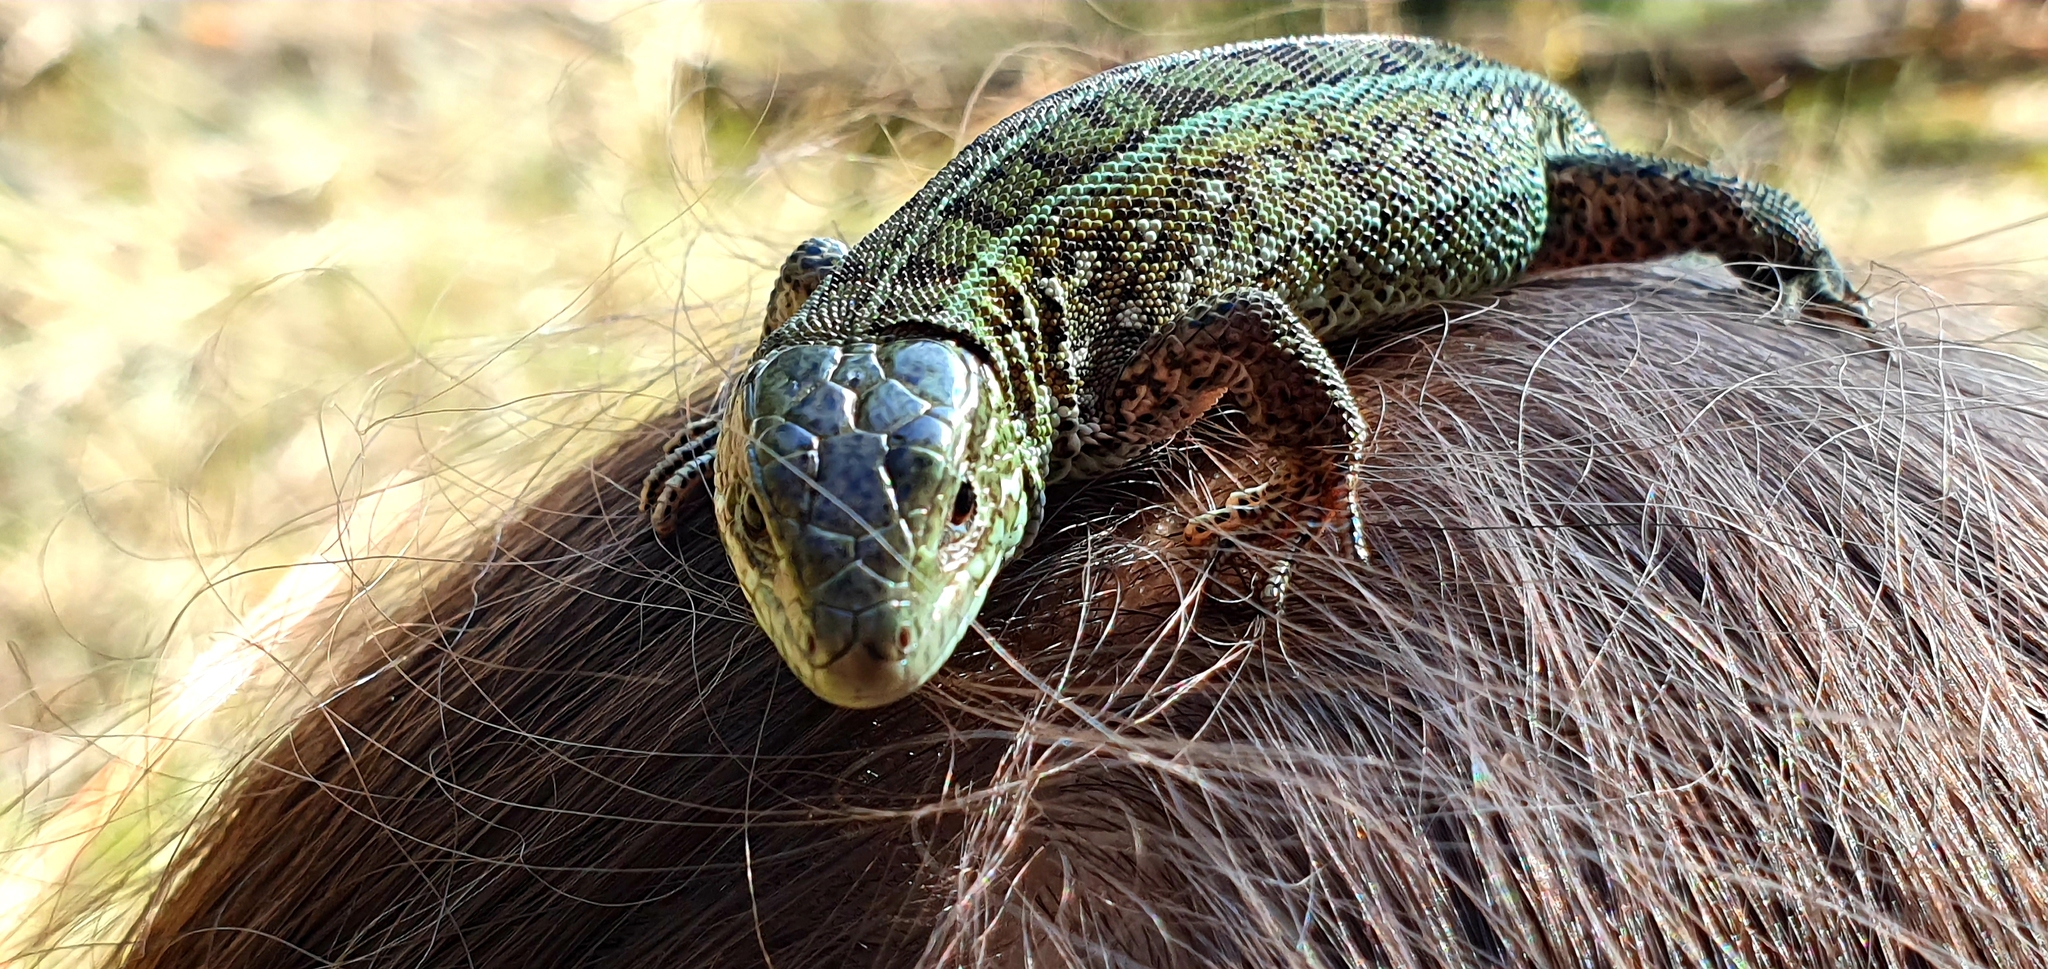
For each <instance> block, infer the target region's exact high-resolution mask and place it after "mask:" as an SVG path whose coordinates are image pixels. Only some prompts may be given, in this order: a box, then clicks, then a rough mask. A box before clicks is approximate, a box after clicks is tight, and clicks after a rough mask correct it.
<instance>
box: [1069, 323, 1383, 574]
mask: <svg viewBox="0 0 2048 969" xmlns="http://www.w3.org/2000/svg"><path fill="white" fill-rule="evenodd" d="M1099 399H1101V400H1102V405H1101V408H1100V409H1101V411H1102V420H1101V430H1100V432H1099V434H1098V435H1097V437H1096V440H1097V441H1098V442H1100V443H1103V444H1108V445H1110V446H1111V447H1114V448H1115V449H1117V450H1118V451H1121V452H1124V453H1135V452H1137V451H1139V450H1142V449H1144V448H1146V447H1149V446H1151V445H1154V444H1158V443H1160V442H1163V441H1166V440H1167V439H1169V438H1171V437H1173V436H1174V435H1176V434H1178V433H1180V432H1181V431H1182V430H1184V429H1186V428H1187V427H1188V426H1189V425H1191V424H1193V423H1194V422H1195V421H1196V420H1198V419H1199V418H1200V417H1201V416H1202V415H1203V414H1205V413H1207V412H1208V411H1209V410H1210V408H1212V407H1214V406H1215V405H1216V404H1218V403H1219V402H1227V403H1230V404H1232V405H1234V406H1236V407H1237V408H1239V409H1240V410H1242V411H1244V414H1245V417H1246V419H1247V424H1248V426H1249V429H1250V431H1251V434H1252V435H1253V436H1254V437H1255V438H1257V439H1258V440H1259V441H1260V442H1261V443H1263V444H1265V445H1267V446H1268V448H1269V449H1270V451H1271V453H1272V457H1273V460H1274V462H1275V463H1276V464H1277V465H1278V467H1277V469H1276V471H1275V473H1274V474H1273V475H1272V477H1270V478H1269V479H1268V480H1267V481H1266V482H1264V483H1263V484H1261V485H1259V486H1257V487H1254V488H1251V489H1247V490H1245V491H1242V492H1238V493H1237V494H1234V495H1232V496H1231V497H1230V499H1229V500H1228V501H1226V502H1225V504H1224V506H1223V507H1221V508H1218V509H1216V510H1214V511H1211V512H1209V513H1207V514H1204V515H1200V516H1197V517H1196V518H1195V519H1194V520H1192V521H1190V522H1188V525H1187V528H1186V536H1187V539H1188V541H1189V542H1191V543H1193V544H1196V545H1206V544H1211V543H1213V542H1215V541H1217V540H1218V539H1221V538H1230V539H1233V540H1244V539H1247V538H1249V537H1250V536H1251V534H1253V533H1255V532H1256V533H1258V534H1260V535H1261V536H1262V537H1263V538H1265V539H1266V541H1267V542H1269V543H1272V544H1275V545H1279V546H1281V547H1285V546H1286V545H1287V544H1288V543H1290V542H1291V541H1292V540H1293V539H1294V538H1296V537H1297V536H1299V535H1301V534H1302V533H1303V532H1305V531H1307V530H1309V529H1313V528H1317V527H1321V526H1334V527H1337V528H1341V529H1343V531H1344V534H1345V538H1346V539H1347V542H1348V544H1349V545H1350V546H1351V548H1352V550H1353V552H1355V553H1356V554H1357V555H1359V556H1360V557H1363V556H1364V555H1365V536H1364V525H1363V522H1362V521H1361V520H1360V518H1359V512H1358V502H1357V488H1358V477H1357V476H1358V468H1359V464H1360V462H1361V461H1362V460H1363V459H1364V455H1365V441H1366V428H1365V419H1364V418H1363V417H1361V416H1360V415H1359V413H1358V404H1357V402H1356V401H1355V400H1353V399H1352V396H1351V388H1350V387H1349V386H1348V385H1347V384H1345V382H1344V375H1343V374H1342V373H1341V372H1340V371H1339V370H1338V369H1337V364H1336V362H1335V361H1334V360H1332V359H1330V353H1329V351H1328V350H1325V349H1324V348H1323V345H1322V344H1321V343H1319V342H1317V340H1316V339H1315V337H1314V335H1313V334H1311V333H1310V332H1309V329H1308V326H1307V325H1306V324H1304V323H1303V322H1302V321H1301V318H1300V317H1299V316H1297V315H1295V313H1294V311H1293V310H1292V309H1291V308H1289V307H1288V306H1287V304H1286V303H1284V302H1282V301H1281V299H1280V298H1279V297H1278V296H1275V295H1273V294H1272V293H1267V292H1251V293H1243V294H1237V295H1232V296H1227V297H1223V298H1220V299H1216V300H1212V301H1210V302H1208V303H1206V304H1204V305H1202V306H1200V307H1198V308H1197V309H1196V310H1195V311H1194V312H1193V313H1191V314H1190V315H1189V316H1188V318H1187V320H1186V322H1184V323H1182V324H1180V325H1179V326H1176V327H1174V328H1173V329H1171V330H1168V331H1166V332H1164V333H1161V334H1159V335H1157V336H1155V337H1153V338H1152V339H1151V340H1149V341H1147V342H1146V344H1145V345H1144V347H1143V348H1141V349H1140V350H1139V351H1138V354H1137V356H1136V357H1134V358H1133V359H1132V361H1131V363H1130V364H1129V365H1128V366H1126V367H1125V368H1124V370H1123V372H1122V374H1121V375H1119V376H1118V378H1117V380H1116V382H1115V384H1114V385H1113V386H1111V387H1108V388H1105V391H1104V393H1103V394H1102V396H1101V398H1099Z"/></svg>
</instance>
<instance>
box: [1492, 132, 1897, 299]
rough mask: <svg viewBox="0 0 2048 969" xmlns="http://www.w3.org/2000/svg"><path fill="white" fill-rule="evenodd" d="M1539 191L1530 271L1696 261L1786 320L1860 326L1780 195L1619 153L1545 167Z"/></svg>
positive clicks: (1831, 268) (1804, 220)
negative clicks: (1800, 317)
mask: <svg viewBox="0 0 2048 969" xmlns="http://www.w3.org/2000/svg"><path fill="white" fill-rule="evenodd" d="M1545 182H1546V184H1547V187H1548V189H1549V196H1550V212H1549V222H1548V224H1547V226H1546V228H1545V231H1544V235H1543V243H1542V246H1541V247H1540V248H1539V249H1538V250H1537V252H1536V257H1535V260H1534V262H1533V263H1532V264H1531V265H1530V267H1529V268H1530V269H1531V271H1542V270H1547V269H1568V268H1571V267H1575V266H1591V265H1599V264H1603V263H1618V262H1638V261H1643V260H1649V259H1657V258H1661V257H1663V256H1672V255H1678V254H1680V253H1686V252H1704V253H1710V254H1712V255H1715V256H1719V257H1720V258H1721V260H1722V261H1723V262H1725V263H1727V264H1728V267H1729V269H1730V270H1732V271H1733V272H1734V273H1735V274H1736V275H1738V276H1740V277H1742V278H1743V279H1744V281H1746V282H1747V283H1749V284H1750V285H1751V286H1754V287H1756V288H1758V289H1761V290H1764V291H1767V292H1772V293H1775V294H1777V295H1779V296H1780V297H1781V298H1783V299H1785V300H1786V301H1787V302H1789V303H1790V304H1791V306H1792V308H1793V309H1794V310H1795V311H1797V310H1798V309H1800V308H1804V307H1811V308H1813V309H1816V310H1819V311H1821V313H1822V314H1824V315H1827V316H1829V317H1832V318H1835V319H1836V320H1837V321H1838V322H1844V323H1847V324H1849V325H1850V326H1852V327H1854V328H1867V327H1868V326H1869V323H1868V321H1867V319H1866V318H1865V316H1864V313H1863V311H1862V309H1861V306H1860V301H1859V300H1858V298H1857V296H1856V293H1855V291H1854V289H1852V288H1851V287H1850V285H1849V279H1848V276H1847V275H1846V274H1844V273H1843V272H1842V267H1841V265H1840V264H1839V263H1838V262H1836V261H1835V256H1834V253H1832V252H1831V251H1829V249H1828V247H1827V244H1826V243H1825V242H1823V241H1822V240H1821V237H1820V230H1819V229H1817V228H1815V227H1814V224H1813V218H1812V217H1811V216H1809V215H1808V214H1807V212H1806V209H1805V207H1804V206H1801V205H1800V204H1799V202H1798V201H1796V200H1795V199H1793V198H1792V197H1791V196H1790V195H1787V194H1785V193H1784V192H1781V191H1778V190H1777V189H1775V188H1772V187H1770V186H1768V185H1762V184H1758V183H1756V182H1751V181H1748V180H1746V179H1741V178H1736V177H1733V176H1729V175H1720V174H1716V173H1714V172H1712V171H1709V170H1707V169H1705V168H1701V167H1699V166H1697V165H1689V164H1686V163H1685V162H1680V161H1673V160H1671V159H1666V158H1655V157H1652V156H1648V155H1637V154H1631V153H1628V152H1620V151H1602V152H1593V153H1588V154H1578V155H1566V156H1561V157H1557V158H1553V159H1551V160H1550V162H1549V164H1548V166H1547V169H1546V171H1545Z"/></svg>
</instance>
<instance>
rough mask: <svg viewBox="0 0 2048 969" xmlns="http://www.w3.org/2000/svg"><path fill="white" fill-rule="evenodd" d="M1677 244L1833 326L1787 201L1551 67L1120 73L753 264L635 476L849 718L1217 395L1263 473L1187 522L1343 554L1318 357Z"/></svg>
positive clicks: (1295, 48)
mask: <svg viewBox="0 0 2048 969" xmlns="http://www.w3.org/2000/svg"><path fill="white" fill-rule="evenodd" d="M1685 251H1703V252H1708V253H1712V254H1715V255H1718V256H1720V257H1722V258H1723V259H1724V260H1726V261H1728V263H1729V265H1730V266H1731V268H1734V269H1735V270H1736V271H1737V272H1738V273H1739V274H1740V275H1742V276H1744V278H1746V279H1747V280H1749V281H1750V282H1752V283H1753V284H1755V285H1757V286H1760V287H1763V288H1766V289H1770V290H1774V291H1776V292H1778V293H1780V294H1781V296H1782V297H1783V298H1785V299H1786V300H1787V301H1788V302H1790V303H1794V304H1821V305H1822V306H1824V307H1826V308H1828V309H1830V310H1833V311H1835V312H1836V313H1837V315H1838V316H1840V317H1842V318H1846V319H1860V315H1859V314H1858V313H1857V311H1856V310H1855V308H1854V294H1853V293H1851V292H1850V290H1849V288H1848V285H1847V283H1846V281H1845V279H1844V277H1843V275H1842V272H1841V270H1840V268H1839V267H1838V266H1837V264H1836V262H1835V260H1834V258H1833V257H1832V256H1831V255H1830V254H1829V252H1828V250H1827V248H1826V247H1825V245H1824V244H1823V243H1822V242H1821V241H1820V239H1819V237H1818V235H1817V233H1816V232H1815V231H1814V229H1813V227H1812V225H1811V222H1810V220H1809V219H1808V218H1807V216H1806V213H1805V211H1804V210H1803V209H1801V208H1800V207H1799V205H1798V204H1797V203H1796V202H1794V201H1792V200H1791V199H1790V198H1789V197H1787V196H1785V195H1783V194H1782V193H1779V192H1777V191H1776V190H1773V189H1770V188H1768V187H1765V186H1761V185H1757V184H1754V183H1750V182H1746V181H1743V180H1740V179H1736V178H1731V177H1728V176H1722V175H1717V174H1714V173H1712V172H1709V171H1707V170H1704V169H1700V168H1697V167H1695V166H1690V165H1686V164H1684V163H1680V162H1673V161H1667V160H1662V159H1656V158H1650V157H1647V156H1640V155H1633V154H1629V153H1625V152H1621V151H1617V150H1615V149H1613V148H1611V147H1609V146H1608V144H1607V141H1606V139H1605V137H1604V136H1603V135H1602V134H1601V133H1600V131H1599V129H1598V128H1597V127H1596V126H1594V124H1593V123H1592V121H1591V120H1590V119H1589V118H1588V117H1587V116H1586V115H1585V113H1584V111H1583V110H1581V109H1580V108H1579V106H1578V105H1577V104H1576V103H1575V102H1574V101H1573V100H1572V99H1571V98H1570V96H1569V95H1567V94H1565V93H1564V92H1563V91H1561V90H1559V89H1558V88H1556V87H1555V86H1553V85H1551V84H1549V83H1548V82H1546V81H1544V80H1542V79H1541V78H1538V77H1536V76H1534V75H1531V74H1528V73H1526V72H1523V71H1519V70H1516V69H1513V68H1510V67H1506V66H1503V65H1500V64H1497V63H1494V62H1492V61H1488V60H1486V59H1484V58H1482V57H1480V56H1478V55H1476V54H1473V53H1471V52H1469V51H1466V50H1464V49H1462V48H1459V47H1455V46H1451V45H1448V44H1443V43H1438V42H1434V41H1428V40H1419V39H1411V38H1393V37H1323V38H1300V39H1291V40H1279V41H1265V42H1257V43H1247V44H1237V45H1232V46H1228V47H1220V48H1214V49H1210V50H1205V51H1194V52H1190V53H1183V54H1175V55H1170V56H1167V57H1162V58H1157V59H1154V60H1150V61H1143V62H1139V63H1135V64H1129V65H1125V66H1124V67H1120V68H1117V69H1115V70H1112V71H1108V72H1106V73H1103V74H1100V75H1097V76H1095V77H1093V78H1089V79H1088V80H1085V81H1083V82H1081V83H1079V84H1076V85H1074V86H1073V87H1070V88H1067V89H1065V90H1063V91H1060V92H1058V93H1055V94H1053V95H1051V96H1049V97H1047V98H1045V99H1043V100H1041V101H1039V102H1037V103H1035V104H1033V105H1031V106H1030V107H1028V108H1026V109H1024V110H1023V111H1020V112H1018V113H1017V114H1015V115H1013V116H1011V117H1010V118H1008V119H1006V120H1004V121H1003V122H1002V123H1000V124H998V125H996V126H995V127H994V128H991V129H990V130H989V131H988V132H986V133H985V134H983V135H982V136H981V137H980V138H977V139H976V140H975V141H974V142H973V143H971V144H970V145H968V146H967V148H966V149H965V150H963V151H962V152H961V154H960V155H959V156H958V157H957V158H955V159H954V160H953V161H952V162H951V163H950V164H948V165H947V166H946V167H945V168H944V169H942V170H941V171H940V172H939V173H938V174H937V176H935V177H934V178H933V179H932V181H931V182H930V183H928V184H927V185H926V186H925V187H924V188H923V189H922V190H920V191H919V192H918V193H917V194H916V195H915V196H914V197H913V198H912V199H911V200H910V201H909V202H908V203H907V204H905V205H904V207H903V208H902V209H900V210H899V211H898V212H896V214H895V215H893V216H892V217H891V218H889V219H888V220H887V221H885V222H884V223H883V224H882V225H881V226H879V227H878V228H877V229H876V230H875V231H874V232H872V233H870V234H869V235H868V236H867V237H866V238H865V239H863V240H861V242H860V243H859V244H858V245H855V246H853V247H852V248H851V249H848V248H846V247H845V246H844V245H843V244H840V243H838V242H836V241H834V240H826V239H813V240H809V241H807V242H805V243H804V244H803V245H801V246H799V247H798V248H797V250H796V252H795V253H793V254H792V255H791V256H790V260H789V262H788V263H787V264H785V266H784V267H783V271H782V274H781V276H780V277H779V278H778V281H777V284H776V287H775V292H774V294H773V295H772V296H771V297H770V301H769V311H768V317H767V325H766V332H765V335H764V338H763V339H762V341H761V345H760V348H759V350H758V351H757V352H756V354H755V356H754V359H753V362H752V363H751V365H750V366H749V367H748V368H747V369H746V370H745V371H744V372H742V373H741V374H740V375H739V376H737V377H736V378H735V379H734V380H733V381H732V382H731V384H730V385H729V386H728V387H727V391H726V393H725V394H724V395H723V397H722V406H723V407H724V408H725V410H724V412H723V414H721V415H715V416H714V418H713V419H707V420H702V421H699V422H697V423H696V424H693V425H691V427H690V428H688V429H686V430H685V432H684V433H683V434H682V435H679V437H678V439H677V440H676V442H675V443H674V444H673V445H672V447H671V449H670V452H669V455H668V457H667V458H665V459H664V460H663V462H662V463H661V464H660V465H659V466H658V467H656V468H655V469H654V471H653V473H651V474H650V475H649V476H648V481H647V486H646V489H645V491H644V493H643V502H644V503H645V504H646V505H647V507H648V508H649V510H650V514H651V516H652V517H653V519H654V523H655V527H656V528H657V529H658V530H662V531H667V530H669V529H672V528H673V527H674V517H675V515H676V513H677V508H678V507H679V504H678V503H679V500H680V498H681V496H682V495H684V494H685V493H687V491H688V490H689V489H691V488H693V487H695V486H696V485H697V483H699V482H702V481H706V480H709V481H710V483H711V492H712V506H713V512H714V514H715V515H716V517H717V521H718V524H719V530H720V533H721V535H722V536H723V537H724V541H725V544H726V547H727V549H728V550H729V551H730V552H731V554H732V558H733V563H734V568H735V571H736V572H737V574H738V576H739V580H740V583H741V587H742V589H743V590H744V591H745V593H746V595H747V598H748V600H749V602H750V603H751V604H752V606H753V608H754V611H755V615H756V616H757V617H758V618H759V619H760V621H761V624H762V626H763V628H765V629H766V630H767V632H768V634H769V636H770V638H771V639H772V640H773V641H774V642H775V644H776V647H777V649H778V650H780V651H781V653H782V654H783V656H784V657H785V659H786V660H787V661H788V662H789V665H790V666H791V668H792V669H793V670H795V671H796V673H797V674H798V676H799V677H800V678H801V679H803V681H804V682H805V684H806V685H808V686H809V687H810V688H811V689H812V690H813V691H814V692H816V693H817V694H818V695H820V696H822V697H824V698H825V699H827V700H829V701H831V702H834V703H837V704H840V705H842V706H851V707H867V706H876V705H880V704H883V703H887V702H890V701H893V700H895V699H898V698H901V697H903V696H905V695H908V694H909V693H910V692H912V691H914V690H916V689H917V687H918V686H920V685H921V684H922V683H924V681H925V680H926V679H927V678H929V677H930V676H931V675H932V673H933V672H934V671H936V670H937V668H938V667H939V665H940V664H941V663H942V662H943V661H944V660H945V658H946V656H947V655H949V654H950V653H951V652H952V650H953V648H954V647H955V645H957V643H958V642H959V640H960V639H961V638H962V636H964V635H965V633H966V631H967V629H968V627H969V625H970V624H971V622H972V620H973V618H974V613H975V611H976V610H977V609H979V608H980V604H981V601H982V598H983V596H984V595H985V594H986V592H987V590H988V587H989V584H990V582H991V581H992V580H993V578H994V576H995V575H996V573H997V571H998V570H999V569H1000V568H1001V567H1002V566H1003V564H1004V563H1006V562H1007V561H1008V560H1009V558H1010V557H1011V556H1012V555H1014V554H1015V552H1016V550H1017V549H1018V548H1020V547H1021V546H1022V545H1023V544H1024V543H1025V542H1026V541H1027V540H1028V537H1029V535H1030V534H1031V532H1032V531H1033V530H1034V529H1035V528H1036V526H1037V519H1038V517H1039V516H1040V515H1041V514H1042V504H1043V491H1044V488H1045V486H1046V485H1047V484H1049V483H1051V482H1053V481H1057V480H1059V479H1061V478H1066V477H1085V476H1090V475H1095V474H1100V473H1102V472H1104V471H1106V470H1108V469H1111V468H1114V467H1116V466H1118V465H1120V464H1122V463H1125V462H1127V461H1129V460H1131V459H1132V458H1133V457H1135V456H1137V455H1138V454H1141V453H1143V452H1144V451H1145V450H1146V449H1148V448H1150V447H1153V446H1155V445H1157V444H1159V443H1161V442H1164V441H1166V440H1167V439H1169V438H1171V437H1173V436H1174V435H1175V434H1177V433H1179V432H1180V431H1182V430H1184V429H1186V428H1187V427H1188V426H1189V425H1190V424H1192V423H1193V422H1195V421H1196V420H1197V419H1199V418H1200V417H1201V416H1202V415H1203V414H1204V413H1206V412H1207V411H1209V410H1210V409H1212V408H1214V407H1216V406H1218V405H1224V404H1227V405H1230V406H1234V407H1236V408H1238V409H1240V410H1242V411H1243V412H1244V414H1245V416H1246V425H1247V427H1248V428H1249V429H1250V431H1251V433H1252V434H1253V435H1254V436H1256V437H1259V438H1261V439H1262V440H1263V442H1264V443H1265V444H1267V445H1269V447H1268V450H1269V451H1270V452H1271V453H1272V454H1273V456H1274V459H1275V465H1276V466H1275V469H1274V471H1273V473H1272V476H1271V479H1270V480H1269V481H1267V482H1266V483H1265V484H1263V485H1260V486H1258V487H1256V488H1251V489H1247V490H1246V491H1245V492H1242V493H1240V494H1237V495H1234V496H1232V498H1231V500H1230V501H1229V502H1228V503H1227V504H1226V506H1225V507H1224V508H1220V509H1218V510H1216V511H1214V512H1211V513H1210V514H1208V515H1204V516H1201V517H1200V518H1198V519H1196V520H1195V521H1193V522H1190V523H1189V525H1188V528H1187V535H1188V538H1189V539H1190V540H1191V541H1194V542H1196V543H1202V542H1207V541H1211V540H1213V539H1215V538H1216V537H1218V536H1221V535H1231V536H1233V537H1235V538H1238V539H1239V540H1243V541H1258V542H1267V543H1285V542H1290V541H1296V540H1299V539H1300V538H1301V537H1303V536H1305V535H1307V534H1309V533H1310V532H1311V531H1313V530H1317V529H1325V528H1327V529H1330V530H1334V531H1336V532H1337V533H1339V534H1341V535H1342V536H1343V537H1344V538H1345V539H1346V541H1347V543H1348V544H1349V546H1350V547H1351V548H1352V549H1353V550H1354V551H1355V552H1356V553H1358V554H1363V552H1364V547H1363V542H1362V526H1361V523H1360V520H1359V515H1358V510H1357V508H1356V506H1355V503H1354V501H1355V499H1354V493H1355V490H1356V480H1355V475H1356V473H1357V471H1358V467H1359V463H1360V461H1361V460H1362V459H1363V457H1364V453H1365V450H1364V449H1365V446H1366V445H1365V439H1366V426H1365V423H1364V420H1363V419H1362V417H1361V416H1360V415H1359V413H1358V411H1357V409H1356V406H1355V404H1354V403H1353V401H1352V398H1351V395H1350V393H1349V391H1348V390H1347V389H1346V387H1345V384H1344V381H1343V378H1342V376H1341V374H1340V373H1339V372H1338V369H1337V366H1336V364H1335V363H1334V361H1332V360H1331V358H1330V356H1329V353H1328V352H1327V351H1326V350H1324V349H1323V346H1322V341H1324V340H1331V339H1338V338H1344V337H1348V336H1352V335H1355V334H1358V333H1360V332H1363V331H1365V330H1367V329H1369V328H1371V327H1372V326H1374V324H1375V322H1376V321H1379V320H1383V319H1385V318H1388V317H1390V316H1392V315H1395V314H1399V313H1402V312H1404V311H1407V310H1411V309H1414V308H1416V307H1419V306H1423V305H1426V304H1428V303H1430V302H1432V301H1436V300H1441V299H1446V298H1452V297H1458V296H1462V295H1467V294H1472V293H1477V292H1482V291H1485V290H1487V289H1491V288H1495V287H1499V286H1501V285H1503V284H1505V283H1508V282H1510V281H1512V280H1514V279H1515V278H1517V277H1519V276H1521V275H1523V274H1525V273H1527V272H1529V271H1531V270H1536V269H1549V268H1562V267H1567V266H1576V265H1586V264H1591V263H1600V262H1616V261H1626V260H1634V259H1645V258H1652V257H1655V256H1661V255H1665V254H1670V253H1676V252H1685Z"/></svg>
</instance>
